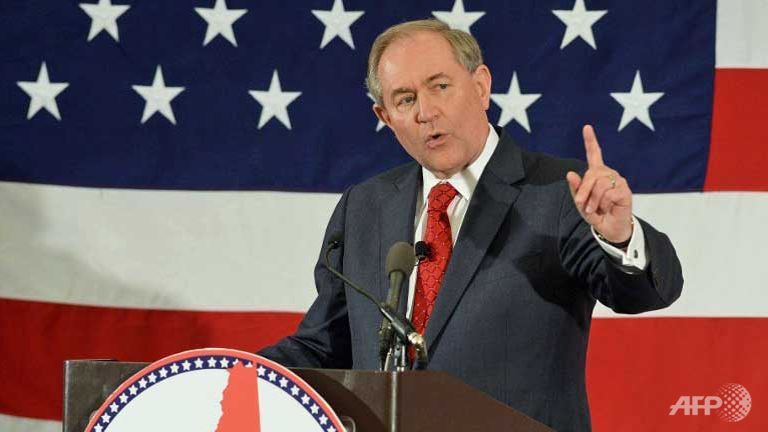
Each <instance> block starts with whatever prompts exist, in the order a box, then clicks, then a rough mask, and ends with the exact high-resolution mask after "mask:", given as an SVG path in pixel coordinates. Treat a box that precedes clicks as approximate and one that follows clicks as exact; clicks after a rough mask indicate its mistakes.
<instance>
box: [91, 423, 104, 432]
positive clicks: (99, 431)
mask: <svg viewBox="0 0 768 432" xmlns="http://www.w3.org/2000/svg"><path fill="white" fill-rule="evenodd" d="M93 430H95V431H96V432H101V431H102V430H104V428H103V427H102V426H101V425H100V424H97V425H96V426H94V427H93Z"/></svg>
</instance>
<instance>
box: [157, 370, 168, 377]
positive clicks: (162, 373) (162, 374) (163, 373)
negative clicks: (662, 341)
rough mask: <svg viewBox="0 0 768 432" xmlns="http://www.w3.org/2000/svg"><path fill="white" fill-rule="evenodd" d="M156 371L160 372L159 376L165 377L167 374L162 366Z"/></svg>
mask: <svg viewBox="0 0 768 432" xmlns="http://www.w3.org/2000/svg"><path fill="white" fill-rule="evenodd" d="M158 372H160V378H165V377H167V376H168V369H166V368H162V369H160V370H159V371H158Z"/></svg>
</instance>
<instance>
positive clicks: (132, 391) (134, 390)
mask: <svg viewBox="0 0 768 432" xmlns="http://www.w3.org/2000/svg"><path fill="white" fill-rule="evenodd" d="M128 391H129V392H130V393H131V396H136V393H138V391H139V389H138V388H136V386H135V385H132V386H130V387H128Z"/></svg>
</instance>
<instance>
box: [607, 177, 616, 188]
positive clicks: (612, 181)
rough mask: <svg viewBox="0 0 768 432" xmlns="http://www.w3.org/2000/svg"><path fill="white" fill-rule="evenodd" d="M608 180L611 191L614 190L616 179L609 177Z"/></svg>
mask: <svg viewBox="0 0 768 432" xmlns="http://www.w3.org/2000/svg"><path fill="white" fill-rule="evenodd" d="M608 178H609V179H611V189H615V188H616V177H614V176H609V177H608Z"/></svg>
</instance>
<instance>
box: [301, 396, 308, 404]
mask: <svg viewBox="0 0 768 432" xmlns="http://www.w3.org/2000/svg"><path fill="white" fill-rule="evenodd" d="M301 403H302V404H304V405H307V404H309V396H307V395H304V396H302V397H301Z"/></svg>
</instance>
